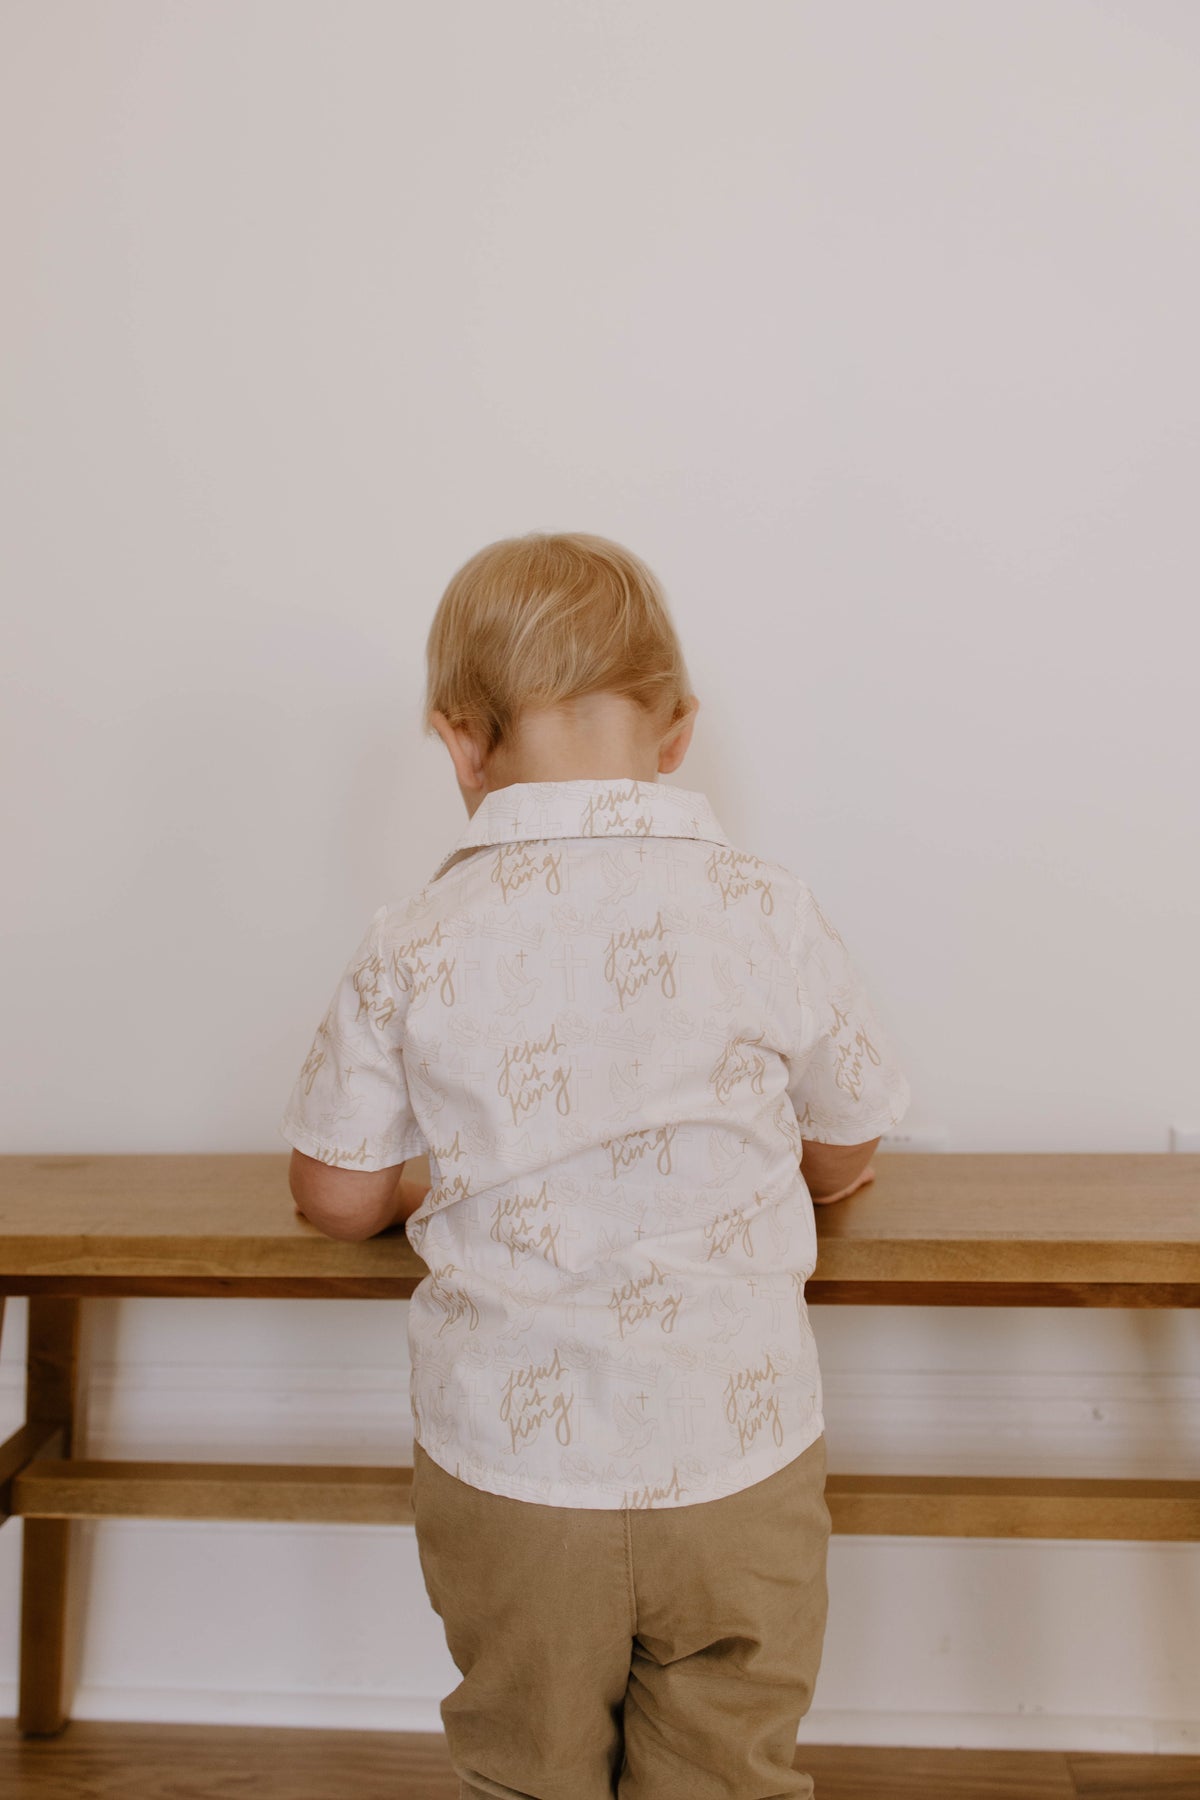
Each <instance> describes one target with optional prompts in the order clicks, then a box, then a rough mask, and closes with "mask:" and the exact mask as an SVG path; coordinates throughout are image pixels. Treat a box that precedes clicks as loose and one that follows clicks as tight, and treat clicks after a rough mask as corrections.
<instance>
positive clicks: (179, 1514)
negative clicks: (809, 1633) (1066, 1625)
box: [0, 1439, 1200, 1543]
mask: <svg viewBox="0 0 1200 1800" xmlns="http://www.w3.org/2000/svg"><path fill="white" fill-rule="evenodd" d="M11 1442H12V1440H11V1439H10V1443H11ZM5 1448H7V1446H0V1457H2V1456H3V1451H4V1449H5ZM411 1484H412V1469H411V1468H399V1467H394V1466H387V1467H381V1468H369V1467H363V1466H361V1465H334V1464H329V1463H318V1464H308V1463H202V1462H132V1461H127V1462H119V1461H110V1462H100V1461H93V1460H91V1459H89V1458H86V1457H66V1458H50V1457H45V1456H39V1457H38V1458H37V1459H36V1460H35V1461H33V1462H31V1463H29V1464H28V1465H27V1466H26V1467H25V1468H24V1469H22V1470H21V1471H20V1472H19V1473H18V1474H16V1475H14V1476H13V1478H12V1482H11V1500H10V1511H11V1512H12V1513H13V1514H14V1515H16V1516H19V1517H22V1518H26V1519H131V1518H134V1519H227V1520H234V1519H275V1520H294V1521H303V1522H305V1523H322V1524H342V1525H405V1524H409V1525H411V1523H412V1507H411V1502H410V1492H411ZM825 1499H826V1503H827V1505H828V1507H829V1513H830V1518H831V1519H832V1521H833V1530H834V1531H835V1532H836V1533H838V1534H840V1535H850V1536H855V1535H857V1536H867V1535H870V1536H889V1537H891V1536H897V1537H1020V1538H1106V1539H1130V1540H1140V1541H1141V1542H1158V1543H1162V1542H1196V1541H1197V1540H1200V1481H1152V1480H1113V1479H1109V1478H1107V1477H1097V1478H1086V1479H1082V1478H1078V1477H1067V1476H1025V1475H994V1476H978V1475H835V1474H830V1475H828V1476H827V1477H826V1486H825Z"/></svg>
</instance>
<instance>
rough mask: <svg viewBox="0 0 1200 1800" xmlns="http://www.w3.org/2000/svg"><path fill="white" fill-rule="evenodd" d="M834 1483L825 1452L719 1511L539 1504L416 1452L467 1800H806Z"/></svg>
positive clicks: (820, 1445) (419, 1517)
mask: <svg viewBox="0 0 1200 1800" xmlns="http://www.w3.org/2000/svg"><path fill="white" fill-rule="evenodd" d="M825 1473H826V1461H825V1439H824V1436H821V1437H819V1438H818V1439H817V1440H816V1442H815V1443H813V1444H811V1445H810V1446H809V1448H808V1449H807V1450H805V1451H804V1452H803V1453H802V1454H801V1455H800V1456H798V1457H796V1458H795V1460H794V1461H793V1462H791V1463H789V1464H788V1466H787V1467H786V1468H783V1469H780V1470H779V1471H778V1472H777V1473H776V1474H774V1475H770V1476H768V1477H767V1479H766V1480H765V1481H760V1482H757V1483H756V1484H755V1485H754V1486H753V1487H749V1488H744V1489H743V1490H742V1492H741V1493H738V1494H726V1495H723V1496H722V1497H721V1498H720V1499H718V1500H704V1501H698V1502H696V1503H695V1504H693V1505H691V1506H674V1507H650V1508H632V1509H630V1508H624V1507H618V1508H591V1507H564V1506H542V1505H539V1504H537V1503H535V1502H533V1501H526V1500H513V1499H510V1498H509V1497H508V1496H507V1495H504V1494H489V1493H485V1492H483V1491H482V1490H481V1489H479V1488H474V1487H471V1486H469V1485H468V1484H467V1483H466V1482H463V1481H459V1480H458V1479H457V1478H456V1477H455V1476H453V1475H450V1474H448V1473H447V1472H446V1470H444V1469H442V1468H441V1467H440V1466H439V1465H438V1464H437V1463H435V1462H434V1461H433V1460H432V1458H431V1457H430V1456H428V1455H427V1454H426V1452H425V1451H424V1450H423V1449H422V1448H421V1446H420V1444H416V1445H414V1447H413V1511H414V1515H415V1518H416V1528H417V1549H418V1554H419V1556H420V1561H421V1572H422V1574H423V1576H424V1578H425V1586H426V1590H427V1592H428V1594H429V1597H430V1599H431V1601H432V1602H433V1606H434V1609H435V1611H436V1612H437V1613H438V1614H439V1615H440V1616H441V1619H442V1622H443V1625H444V1626H445V1632H446V1643H447V1645H448V1647H449V1650H450V1654H451V1656H452V1657H453V1658H454V1662H455V1666H456V1667H457V1668H458V1669H459V1670H460V1671H461V1674H462V1680H461V1681H460V1682H459V1684H458V1686H457V1687H456V1688H455V1689H454V1690H453V1692H452V1693H450V1694H449V1695H448V1696H447V1697H446V1699H445V1700H443V1702H442V1705H441V1714H442V1723H443V1725H444V1727H445V1732H446V1742H447V1746H448V1748H449V1751H450V1756H451V1760H452V1762H453V1764H454V1768H455V1770H456V1772H457V1774H458V1776H459V1780H460V1782H461V1786H460V1789H459V1794H460V1800H465V1797H469V1796H475V1795H480V1794H491V1795H499V1796H503V1797H504V1800H518V1797H519V1800H610V1797H611V1796H613V1795H617V1796H619V1800H718V1797H719V1800H784V1797H785V1796H786V1797H787V1800H811V1796H812V1794H813V1783H812V1778H811V1776H809V1775H804V1774H801V1773H799V1772H798V1771H796V1770H795V1769H794V1768H793V1767H792V1759H793V1755H794V1753H795V1749H796V1728H797V1726H798V1725H799V1723H800V1720H801V1719H802V1718H803V1717H804V1715H805V1713H806V1712H807V1711H808V1709H809V1707H810V1705H811V1704H812V1697H813V1688H814V1686H815V1684H816V1679H817V1670H818V1668H819V1667H820V1662H821V1649H822V1644H823V1640H824V1635H825V1618H826V1611H827V1605H828V1595H827V1590H826V1585H825V1564H826V1552H827V1549H828V1545H829V1535H830V1530H831V1524H832V1521H831V1519H830V1515H829V1509H828V1507H827V1506H826V1504H825Z"/></svg>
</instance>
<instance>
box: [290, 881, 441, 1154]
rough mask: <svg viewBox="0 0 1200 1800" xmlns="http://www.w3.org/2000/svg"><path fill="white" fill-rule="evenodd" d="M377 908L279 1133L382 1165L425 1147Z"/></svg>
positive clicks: (309, 1149) (315, 1148)
mask: <svg viewBox="0 0 1200 1800" xmlns="http://www.w3.org/2000/svg"><path fill="white" fill-rule="evenodd" d="M386 916H387V907H386V906H381V907H380V908H379V910H378V911H377V912H376V914H375V916H374V918H373V919H372V920H371V923H370V925H369V927H368V928H367V932H366V935H365V936H364V938H363V940H362V942H361V943H360V944H359V946H358V948H357V950H356V951H355V952H354V955H353V956H352V957H351V958H350V961H349V963H348V964H347V965H346V968H345V971H344V973H343V975H342V977H341V980H340V981H339V982H338V984H337V987H336V988H335V989H334V993H333V998H332V999H331V1000H330V1002H329V1006H328V1008H327V1009H326V1012H325V1017H324V1018H323V1019H322V1020H321V1023H320V1024H319V1025H318V1026H317V1030H316V1035H315V1036H314V1038H313V1042H312V1048H311V1049H310V1050H309V1053H308V1055H307V1057H306V1058H305V1060H304V1064H303V1067H302V1068H301V1070H300V1073H299V1075H298V1076H297V1077H296V1083H295V1086H294V1087H293V1089H292V1092H291V1096H290V1098H289V1099H288V1103H287V1106H286V1107H285V1109H284V1113H283V1118H282V1120H281V1122H280V1127H279V1129H280V1133H281V1135H282V1136H283V1138H284V1139H285V1140H286V1142H287V1143H289V1144H291V1145H292V1146H293V1147H294V1148H295V1149H297V1150H302V1151H303V1152H304V1154H305V1155H306V1156H312V1157H315V1158H316V1159H317V1161H318V1162H323V1163H332V1164H334V1165H335V1166H336V1167H338V1168H342V1169H366V1170H371V1169H387V1168H391V1167H392V1166H393V1165H394V1164H395V1163H401V1162H406V1161H407V1160H408V1158H409V1157H412V1156H419V1155H420V1154H421V1153H422V1152H423V1151H424V1150H426V1149H427V1148H428V1146H427V1144H426V1141H425V1138H424V1135H423V1134H422V1131H421V1128H420V1126H419V1125H418V1123H417V1120H416V1118H415V1116H414V1114H413V1111H412V1106H411V1104H410V1101H409V1092H408V1081H407V1078H406V1075H405V1071H404V1057H403V1035H404V1014H405V1011H406V1010H407V1006H406V1001H405V998H404V995H403V991H402V985H401V984H399V983H397V982H395V981H394V980H393V979H392V970H391V967H390V963H389V959H388V953H387V950H386V946H385V944H384V942H383V925H384V921H385V919H386Z"/></svg>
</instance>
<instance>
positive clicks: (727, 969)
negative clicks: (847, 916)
mask: <svg viewBox="0 0 1200 1800" xmlns="http://www.w3.org/2000/svg"><path fill="white" fill-rule="evenodd" d="M909 1098H910V1096H909V1088H908V1083H907V1081H906V1079H905V1077H904V1074H903V1072H902V1071H901V1069H900V1068H899V1067H898V1065H897V1062H896V1059H895V1056H894V1054H893V1052H892V1049H891V1046H890V1044H889V1043H888V1040H887V1037H886V1035H885V1032H884V1030H883V1028H882V1026H881V1025H880V1022H879V1020H878V1018H877V1017H876V1015H875V1012H874V1011H873V1009H872V1007H871V1004H870V1002H869V1000H868V997H867V995H866V992H865V990H864V987H863V983H862V981H861V979H860V977H859V975H858V972H857V970H856V969H855V967H854V965H853V964H852V962H851V960H850V958H849V955H848V953H847V950H846V946H845V943H844V941H843V939H842V938H841V936H840V934H839V933H838V932H837V930H836V929H835V927H834V926H833V924H832V923H831V922H830V920H829V919H828V917H827V916H826V914H825V913H824V911H823V910H822V908H821V907H820V906H819V905H818V903H817V901H816V899H815V897H814V895H813V894H812V892H811V890H810V889H809V887H808V886H807V884H806V883H805V882H804V881H803V880H801V879H800V877H798V876H797V875H795V874H793V873H792V872H791V871H790V870H789V869H787V868H786V867H784V866H783V865H782V864H779V863H774V862H768V861H764V860H762V859H760V858H759V857H756V856H754V855H753V854H751V853H750V852H748V851H745V850H741V849H738V848H736V847H735V846H734V845H732V844H731V843H730V841H729V839H728V838H727V836H726V834H725V832H724V831H723V830H722V828H721V826H720V824H719V823H718V820H717V818H716V815H715V814H714V812H713V810H712V807H711V805H710V804H709V801H708V799H707V797H706V796H705V795H704V794H702V793H699V792H695V791H692V790H689V789H685V788H675V787H671V786H664V785H663V784H662V783H661V782H644V781H635V780H616V779H613V780H607V779H586V780H573V781H561V782H516V783H513V784H512V785H510V786H509V787H505V788H497V789H495V790H493V791H492V792H491V793H489V794H487V795H486V796H485V797H484V799H483V801H482V802H481V804H480V805H479V807H478V808H477V809H476V811H475V813H474V815H473V816H472V818H471V819H470V821H469V823H468V825H467V827H466V829H465V830H464V831H463V832H462V834H461V836H460V837H459V839H458V840H457V842H456V843H455V844H454V845H453V846H452V848H451V849H450V851H449V853H448V854H447V855H446V856H445V857H444V858H443V859H442V861H441V863H440V864H439V865H438V867H437V868H436V869H435V870H434V872H433V874H432V875H431V876H430V878H429V879H428V881H427V882H426V883H425V885H424V887H422V888H421V889H420V891H419V892H417V893H415V894H412V895H410V896H407V897H404V898H402V899H399V900H396V901H393V902H390V903H387V904H384V905H382V906H380V907H379V908H378V910H377V911H376V913H375V915H374V917H373V918H372V920H371V922H370V925H369V926H368V928H367V931H366V933H365V935H364V937H363V938H362V941H361V942H360V944H359V945H358V948H357V949H356V950H355V952H354V954H353V955H352V956H351V958H350V961H349V963H348V964H347V966H346V969H345V971H344V973H343V975H342V977H341V979H340V981H339V983H338V985H337V987H336V989H335V991H334V994H333V996H332V998H331V1000H330V1003H329V1006H328V1008H327V1010H326V1013H325V1016H324V1018H323V1019H322V1021H321V1023H320V1025H319V1026H318V1028H317V1031H316V1034H315V1037H314V1040H313V1044H312V1048H311V1050H310V1052H309V1054H308V1056H307V1058H306V1059H305V1062H304V1064H303V1066H302V1068H301V1070H300V1072H299V1075H298V1077H297V1079H296V1082H295V1086H294V1088H293V1090H292V1093H291V1096H290V1098H289V1100H288V1102H287V1106H286V1109H285V1112H284V1115H283V1119H282V1122H281V1127H280V1129H281V1133H282V1136H283V1137H284V1139H285V1141H286V1142H288V1143H289V1144H292V1145H294V1146H295V1147H296V1148H297V1149H300V1150H302V1151H304V1152H305V1153H306V1154H307V1155H309V1156H314V1157H316V1158H318V1159H319V1160H320V1161H322V1162H326V1163H331V1164H335V1165H337V1166H339V1167H344V1168H357V1169H381V1168H388V1167H391V1166H392V1165H394V1164H396V1163H400V1162H402V1161H404V1160H405V1159H406V1158H408V1157H412V1156H417V1155H420V1154H422V1153H425V1154H428V1157H429V1166H430V1173H431V1176H432V1181H433V1185H432V1187H431V1189H430V1192H429V1193H428V1195H427V1196H426V1198H425V1200H424V1202H423V1203H422V1205H421V1206H420V1208H419V1209H418V1210H417V1211H416V1212H415V1213H413V1214H412V1215H411V1217H410V1218H409V1219H408V1221H407V1227H406V1229H407V1233H408V1237H409V1240H410V1242H411V1243H412V1245H413V1248H414V1249H415V1250H416V1251H417V1253H418V1255H419V1256H420V1257H421V1258H422V1259H423V1261H424V1262H425V1264H426V1265H427V1267H428V1270H429V1273H428V1274H427V1275H426V1276H425V1277H424V1278H423V1279H422V1281H421V1282H420V1284H419V1285H418V1287H417V1289H416V1291H415V1292H414V1294H413V1295H412V1298H411V1300H410V1301H409V1302H408V1314H407V1336H408V1347H409V1354H410V1362H411V1375H410V1405H411V1412H412V1421H413V1433H414V1437H415V1438H416V1439H417V1441H418V1442H420V1444H421V1445H422V1446H423V1448H424V1449H425V1450H426V1452H427V1453H428V1455H429V1456H431V1457H432V1458H433V1460H434V1461H435V1462H437V1463H439V1464H440V1465H441V1467H442V1468H444V1469H446V1470H448V1471H449V1472H450V1473H451V1474H454V1475H456V1476H457V1477H458V1478H459V1479H460V1480H462V1481H466V1482H469V1483H471V1484H472V1485H474V1486H475V1487H479V1488H482V1489H485V1490H486V1491H488V1492H491V1493H495V1494H505V1495H508V1496H509V1497H511V1498H515V1499H524V1500H532V1501H538V1502H541V1503H543V1504H545V1505H552V1506H581V1507H635V1506H636V1507H650V1506H659V1507H663V1506H688V1505H694V1504H696V1503H697V1502H699V1501H704V1500H711V1499H716V1498H719V1497H720V1496H721V1495H724V1494H730V1493H735V1492H738V1491H739V1490H740V1489H742V1488H745V1487H749V1486H751V1485H752V1484H753V1483H755V1482H758V1481H761V1480H764V1479H765V1478H766V1477H767V1476H769V1475H772V1474H774V1473H775V1472H776V1471H777V1470H779V1469H781V1468H783V1467H784V1466H785V1465H786V1464H788V1463H789V1462H791V1461H792V1460H793V1459H794V1458H796V1457H797V1456H799V1455H800V1454H801V1453H802V1451H804V1450H806V1449H807V1448H808V1446H809V1445H810V1444H812V1443H813V1442H814V1440H815V1439H816V1438H817V1437H818V1436H819V1435H820V1434H821V1432H822V1431H823V1430H824V1414H823V1401H822V1390H821V1375H820V1369H819V1366H818V1361H817V1347H816V1342H815V1339H814V1336H813V1332H812V1326H811V1323H810V1320H809V1316H808V1310H807V1306H806V1303H805V1293H804V1290H805V1282H806V1280H807V1277H808V1276H809V1275H810V1274H811V1273H812V1270H813V1268H814V1266H815V1263H816V1248H817V1246H816V1227H815V1222H814V1216H813V1204H812V1200H811V1198H810V1196H809V1193H808V1189H807V1187H806V1186H805V1182H804V1174H803V1165H802V1160H801V1159H802V1140H803V1139H805V1138H808V1139H811V1140H813V1141H816V1142H822V1143H827V1144H855V1143H863V1142H866V1141H867V1140H869V1139H871V1138H874V1137H878V1136H880V1135H881V1134H882V1133H883V1132H884V1131H886V1130H887V1129H888V1128H889V1127H891V1126H893V1125H895V1124H897V1123H898V1122H899V1121H900V1119H902V1118H903V1116H904V1114H905V1112H906V1111H907V1108H908V1104H909Z"/></svg>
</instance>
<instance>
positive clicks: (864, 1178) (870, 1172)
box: [812, 1163, 875, 1206]
mask: <svg viewBox="0 0 1200 1800" xmlns="http://www.w3.org/2000/svg"><path fill="white" fill-rule="evenodd" d="M874 1179H875V1170H874V1168H873V1167H872V1165H871V1164H870V1163H868V1164H867V1166H866V1168H865V1169H864V1170H863V1172H862V1174H861V1175H860V1176H859V1177H858V1178H857V1180H855V1181H852V1182H851V1183H850V1185H849V1187H844V1188H839V1189H838V1191H837V1193H836V1194H822V1195H820V1196H818V1195H816V1194H814V1195H813V1197H812V1200H813V1205H814V1206H828V1205H829V1203H830V1201H831V1200H844V1199H845V1198H846V1196H847V1195H848V1194H856V1193H857V1192H858V1190H859V1188H860V1187H866V1185H867V1183H868V1182H869V1181H874Z"/></svg>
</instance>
